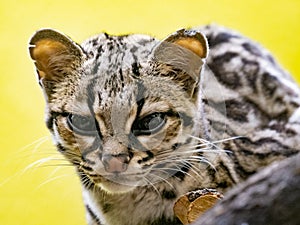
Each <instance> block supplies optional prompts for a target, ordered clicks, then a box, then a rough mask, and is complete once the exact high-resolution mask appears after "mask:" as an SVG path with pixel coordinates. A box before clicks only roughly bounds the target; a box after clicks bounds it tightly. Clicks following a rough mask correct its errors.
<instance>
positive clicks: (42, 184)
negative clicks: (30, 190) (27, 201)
mask: <svg viewBox="0 0 300 225" xmlns="http://www.w3.org/2000/svg"><path fill="white" fill-rule="evenodd" d="M68 176H71V174H63V175H60V176H57V177H53V178H51V179H48V180H46V181H44V182H43V183H41V184H39V185H38V186H37V187H36V188H35V190H36V191H37V190H38V189H40V188H41V187H42V186H44V185H45V184H48V183H50V182H52V181H55V180H58V179H60V178H63V177H68Z"/></svg>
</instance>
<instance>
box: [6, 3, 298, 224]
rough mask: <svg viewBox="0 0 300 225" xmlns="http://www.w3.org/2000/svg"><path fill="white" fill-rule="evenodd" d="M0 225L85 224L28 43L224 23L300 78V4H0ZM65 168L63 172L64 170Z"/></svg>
mask: <svg viewBox="0 0 300 225" xmlns="http://www.w3.org/2000/svg"><path fill="white" fill-rule="evenodd" d="M0 1H1V2H0V63H1V64H0V106H1V110H0V151H1V152H0V224H1V225H13V224H14V225H20V224H22V225H46V224H47V225H49V224H51V225H80V224H85V216H84V208H83V204H82V202H81V193H80V185H79V182H78V180H77V177H76V176H75V175H74V171H73V169H72V168H70V167H68V166H60V167H57V166H56V165H62V164H63V165H66V162H64V161H60V160H51V161H50V162H47V163H44V164H43V163H42V161H39V162H37V163H36V165H32V166H29V165H30V164H32V163H33V162H36V161H37V160H39V159H43V158H47V157H52V158H59V157H60V156H59V155H58V154H57V153H56V151H55V149H54V148H53V147H52V144H51V138H50V137H49V133H48V131H47V130H46V128H45V125H44V123H43V121H44V118H43V116H44V113H43V110H44V109H43V108H44V100H43V96H42V94H41V91H40V90H39V86H38V84H37V83H36V79H35V76H34V68H33V64H32V62H31V61H30V59H29V56H28V51H27V43H28V40H29V38H30V36H31V35H32V34H33V33H34V32H35V30H37V29H40V28H43V27H51V28H55V29H58V30H60V31H63V32H64V33H66V34H68V35H69V36H71V37H72V38H73V39H74V40H76V41H77V42H82V41H83V40H84V39H85V38H87V37H89V36H90V35H93V34H96V33H99V32H102V31H106V32H108V33H111V34H124V33H128V32H130V33H134V32H138V33H146V34H151V35H154V36H156V37H158V38H163V37H164V36H166V35H168V34H169V33H171V32H173V31H175V30H177V29H178V28H182V27H189V26H199V25H203V24H206V23H211V22H216V23H219V24H223V25H226V26H229V27H232V28H234V29H237V30H239V31H240V32H242V33H244V34H246V35H247V36H250V37H252V38H254V39H255V40H257V41H259V42H260V43H262V44H263V45H265V46H266V47H267V48H268V49H270V50H271V51H272V52H273V53H274V54H275V56H276V57H277V59H278V60H279V61H280V62H281V64H282V65H283V66H284V67H285V68H287V69H288V70H289V71H290V72H291V73H292V74H294V76H295V78H296V79H297V80H298V81H300V76H299V74H300V73H299V72H300V65H299V56H300V54H299V52H300V38H299V35H300V32H299V22H300V1H299V0H264V1H261V0H253V1H241V0H228V1H220V0H219V1H212V0H206V1H202V0H194V1H188V0H187V1H182V0H174V1H171V0H170V1H164V0H147V1H137V0H136V1H134V0H120V1H112V0H98V1H97V0H85V1H78V0H72V1H64V0H59V1H58V0H35V1H33V0H27V1H25V0H24V1H20V0H19V1H18V0H9V1H8V0H0ZM296 76H298V77H296ZM57 168H58V169H57Z"/></svg>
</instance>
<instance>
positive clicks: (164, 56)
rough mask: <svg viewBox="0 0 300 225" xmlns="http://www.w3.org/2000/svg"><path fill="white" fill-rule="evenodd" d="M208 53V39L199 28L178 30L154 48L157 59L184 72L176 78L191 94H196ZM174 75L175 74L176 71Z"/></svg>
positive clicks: (155, 58)
mask: <svg viewBox="0 0 300 225" xmlns="http://www.w3.org/2000/svg"><path fill="white" fill-rule="evenodd" d="M207 55H208V43H207V39H206V37H205V36H204V35H203V34H202V33H201V32H200V31H197V30H185V29H181V30H178V31H177V32H175V33H173V34H171V35H170V36H168V37H167V38H166V39H164V40H163V41H162V42H161V43H160V44H159V45H158V46H157V47H156V48H155V50H154V60H155V61H158V62H162V63H163V64H167V65H170V66H171V67H173V68H175V69H179V70H181V71H182V72H183V73H178V74H176V75H175V76H176V77H174V80H176V81H180V82H181V84H183V85H184V86H185V87H184V88H185V89H186V90H187V91H188V92H189V94H190V95H191V96H193V95H194V94H195V88H196V87H197V85H198V82H199V78H200V71H201V69H202V66H203V64H204V63H205V59H206V58H207ZM172 75H173V76H174V73H172ZM191 85H192V86H191Z"/></svg>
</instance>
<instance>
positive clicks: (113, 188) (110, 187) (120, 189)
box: [97, 180, 139, 194]
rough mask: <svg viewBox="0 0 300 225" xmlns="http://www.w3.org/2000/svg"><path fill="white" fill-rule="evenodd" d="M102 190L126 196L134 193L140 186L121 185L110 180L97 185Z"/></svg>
mask: <svg viewBox="0 0 300 225" xmlns="http://www.w3.org/2000/svg"><path fill="white" fill-rule="evenodd" d="M97 186H99V187H100V188H101V189H102V190H104V191H106V192H107V193H110V194H124V193H128V192H131V191H133V190H134V189H135V188H136V187H137V186H139V185H138V183H136V184H132V185H126V184H121V183H116V182H113V181H110V180H105V181H101V183H99V184H97Z"/></svg>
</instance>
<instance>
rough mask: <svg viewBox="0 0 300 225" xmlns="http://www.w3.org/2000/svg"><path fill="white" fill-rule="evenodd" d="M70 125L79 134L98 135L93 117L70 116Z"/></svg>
mask: <svg viewBox="0 0 300 225" xmlns="http://www.w3.org/2000/svg"><path fill="white" fill-rule="evenodd" d="M68 124H69V126H70V128H71V129H72V130H73V131H74V132H75V133H78V134H82V135H93V134H95V133H97V129H96V121H95V118H94V117H91V116H81V115H76V114H70V115H69V116H68Z"/></svg>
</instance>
